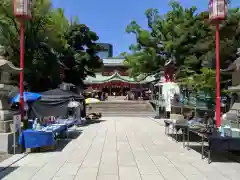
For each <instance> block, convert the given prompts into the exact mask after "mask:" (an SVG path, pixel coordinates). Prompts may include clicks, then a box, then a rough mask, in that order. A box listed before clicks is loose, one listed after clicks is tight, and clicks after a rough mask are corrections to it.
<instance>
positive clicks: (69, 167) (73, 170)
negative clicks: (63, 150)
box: [55, 162, 81, 177]
mask: <svg viewBox="0 0 240 180" xmlns="http://www.w3.org/2000/svg"><path fill="white" fill-rule="evenodd" d="M80 166H81V164H75V163H68V162H66V163H65V164H64V165H63V166H62V167H61V168H60V169H59V170H58V172H57V174H56V175H55V176H58V177H62V176H65V175H68V176H75V175H76V174H77V172H78V170H79V168H80Z"/></svg>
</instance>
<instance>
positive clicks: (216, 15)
mask: <svg viewBox="0 0 240 180" xmlns="http://www.w3.org/2000/svg"><path fill="white" fill-rule="evenodd" d="M226 14H227V2H226V0H210V2H209V19H210V20H211V21H219V20H220V21H221V20H224V19H225V17H226Z"/></svg>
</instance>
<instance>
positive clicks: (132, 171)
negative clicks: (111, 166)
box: [119, 166, 141, 180]
mask: <svg viewBox="0 0 240 180" xmlns="http://www.w3.org/2000/svg"><path fill="white" fill-rule="evenodd" d="M119 177H120V180H141V176H140V173H139V171H138V168H137V167H124V166H120V167H119Z"/></svg>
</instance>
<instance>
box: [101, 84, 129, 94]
mask: <svg viewBox="0 0 240 180" xmlns="http://www.w3.org/2000/svg"><path fill="white" fill-rule="evenodd" d="M128 91H130V87H120V86H119V87H115V86H109V87H104V88H102V92H105V93H108V95H109V96H114V95H115V96H126V95H127V92H128Z"/></svg>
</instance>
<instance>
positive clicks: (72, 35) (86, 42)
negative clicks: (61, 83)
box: [61, 22, 103, 85]
mask: <svg viewBox="0 0 240 180" xmlns="http://www.w3.org/2000/svg"><path fill="white" fill-rule="evenodd" d="M65 39H66V41H67V48H66V49H65V51H64V52H63V54H62V57H61V61H62V63H63V64H65V65H66V67H67V69H66V70H65V75H66V77H65V81H66V82H69V83H73V84H75V85H83V80H84V79H85V78H86V77H87V76H95V74H94V70H95V69H98V68H100V67H101V66H102V64H103V63H102V61H101V59H100V58H99V57H98V56H97V52H98V51H99V50H101V47H100V46H98V45H97V44H96V41H97V40H98V39H99V37H98V36H97V34H96V33H95V32H93V31H91V30H90V29H89V28H88V27H87V26H86V25H84V24H78V22H74V23H73V24H71V25H70V27H69V29H68V31H67V32H66V34H65Z"/></svg>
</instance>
